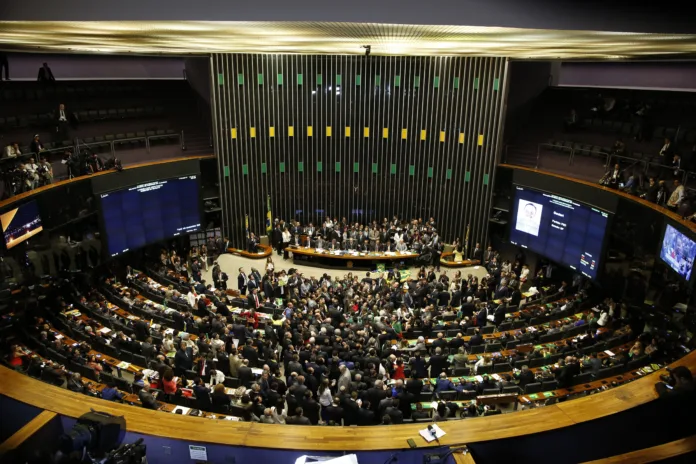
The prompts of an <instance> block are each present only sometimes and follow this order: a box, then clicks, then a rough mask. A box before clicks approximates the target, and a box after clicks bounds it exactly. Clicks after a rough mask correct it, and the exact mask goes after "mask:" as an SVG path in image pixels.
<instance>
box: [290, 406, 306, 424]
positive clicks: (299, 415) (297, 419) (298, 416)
mask: <svg viewBox="0 0 696 464" xmlns="http://www.w3.org/2000/svg"><path fill="white" fill-rule="evenodd" d="M285 423H286V424H290V425H312V423H311V422H310V420H309V419H308V418H307V417H305V416H304V410H303V409H302V408H301V407H298V408H296V409H295V414H294V415H292V416H288V418H287V419H286V420H285Z"/></svg>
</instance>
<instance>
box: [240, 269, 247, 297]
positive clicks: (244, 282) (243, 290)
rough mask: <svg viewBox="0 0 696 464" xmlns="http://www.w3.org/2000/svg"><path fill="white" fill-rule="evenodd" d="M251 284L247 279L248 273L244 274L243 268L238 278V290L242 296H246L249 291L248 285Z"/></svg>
mask: <svg viewBox="0 0 696 464" xmlns="http://www.w3.org/2000/svg"><path fill="white" fill-rule="evenodd" d="M248 283H249V278H248V277H247V275H246V273H245V272H244V269H243V268H241V267H240V268H239V275H238V276H237V288H238V289H239V293H241V294H242V295H246V291H247V284H248Z"/></svg>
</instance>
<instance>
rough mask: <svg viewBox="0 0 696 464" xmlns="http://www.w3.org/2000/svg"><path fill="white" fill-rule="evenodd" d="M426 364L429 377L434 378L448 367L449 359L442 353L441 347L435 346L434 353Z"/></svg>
mask: <svg viewBox="0 0 696 464" xmlns="http://www.w3.org/2000/svg"><path fill="white" fill-rule="evenodd" d="M426 366H428V367H430V377H431V378H435V377H437V376H438V375H440V374H441V373H442V372H445V371H446V370H447V368H449V361H447V356H445V355H443V354H442V349H441V348H435V354H434V355H432V356H431V357H430V360H428V362H427V363H426Z"/></svg>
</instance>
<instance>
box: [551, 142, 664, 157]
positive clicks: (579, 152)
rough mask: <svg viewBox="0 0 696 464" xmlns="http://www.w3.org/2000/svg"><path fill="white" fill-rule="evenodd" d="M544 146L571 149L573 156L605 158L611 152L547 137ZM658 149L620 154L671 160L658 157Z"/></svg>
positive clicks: (601, 148) (596, 146) (602, 148)
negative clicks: (652, 151)
mask: <svg viewBox="0 0 696 464" xmlns="http://www.w3.org/2000/svg"><path fill="white" fill-rule="evenodd" d="M544 147H545V148H549V149H551V150H554V151H562V152H565V153H570V152H571V151H573V152H574V154H575V156H589V157H596V158H600V159H606V157H607V156H608V155H609V154H610V153H611V152H612V148H611V147H606V146H604V147H601V146H599V145H590V144H586V143H580V142H573V141H570V140H556V139H548V140H547V141H546V144H545V145H544ZM657 152H658V150H655V153H643V152H639V151H634V152H628V151H626V152H624V153H623V155H622V156H625V157H629V158H634V159H635V160H637V161H647V162H651V161H653V160H654V161H655V162H658V161H660V162H666V161H671V160H662V159H660V156H659V154H658V153H657Z"/></svg>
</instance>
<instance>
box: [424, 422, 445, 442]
mask: <svg viewBox="0 0 696 464" xmlns="http://www.w3.org/2000/svg"><path fill="white" fill-rule="evenodd" d="M432 427H433V430H434V431H435V437H433V434H432V433H430V430H428V429H427V428H425V429H423V430H421V431H420V432H418V433H420V436H421V437H423V438H424V439H425V441H427V442H428V443H430V442H431V441H434V440H435V438H436V437H437V439H438V440H439V439H440V438H442V437H444V436H445V435H446V434H445V432H444V430H442V429H441V428H440V427H438V426H437V424H433V425H432Z"/></svg>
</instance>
